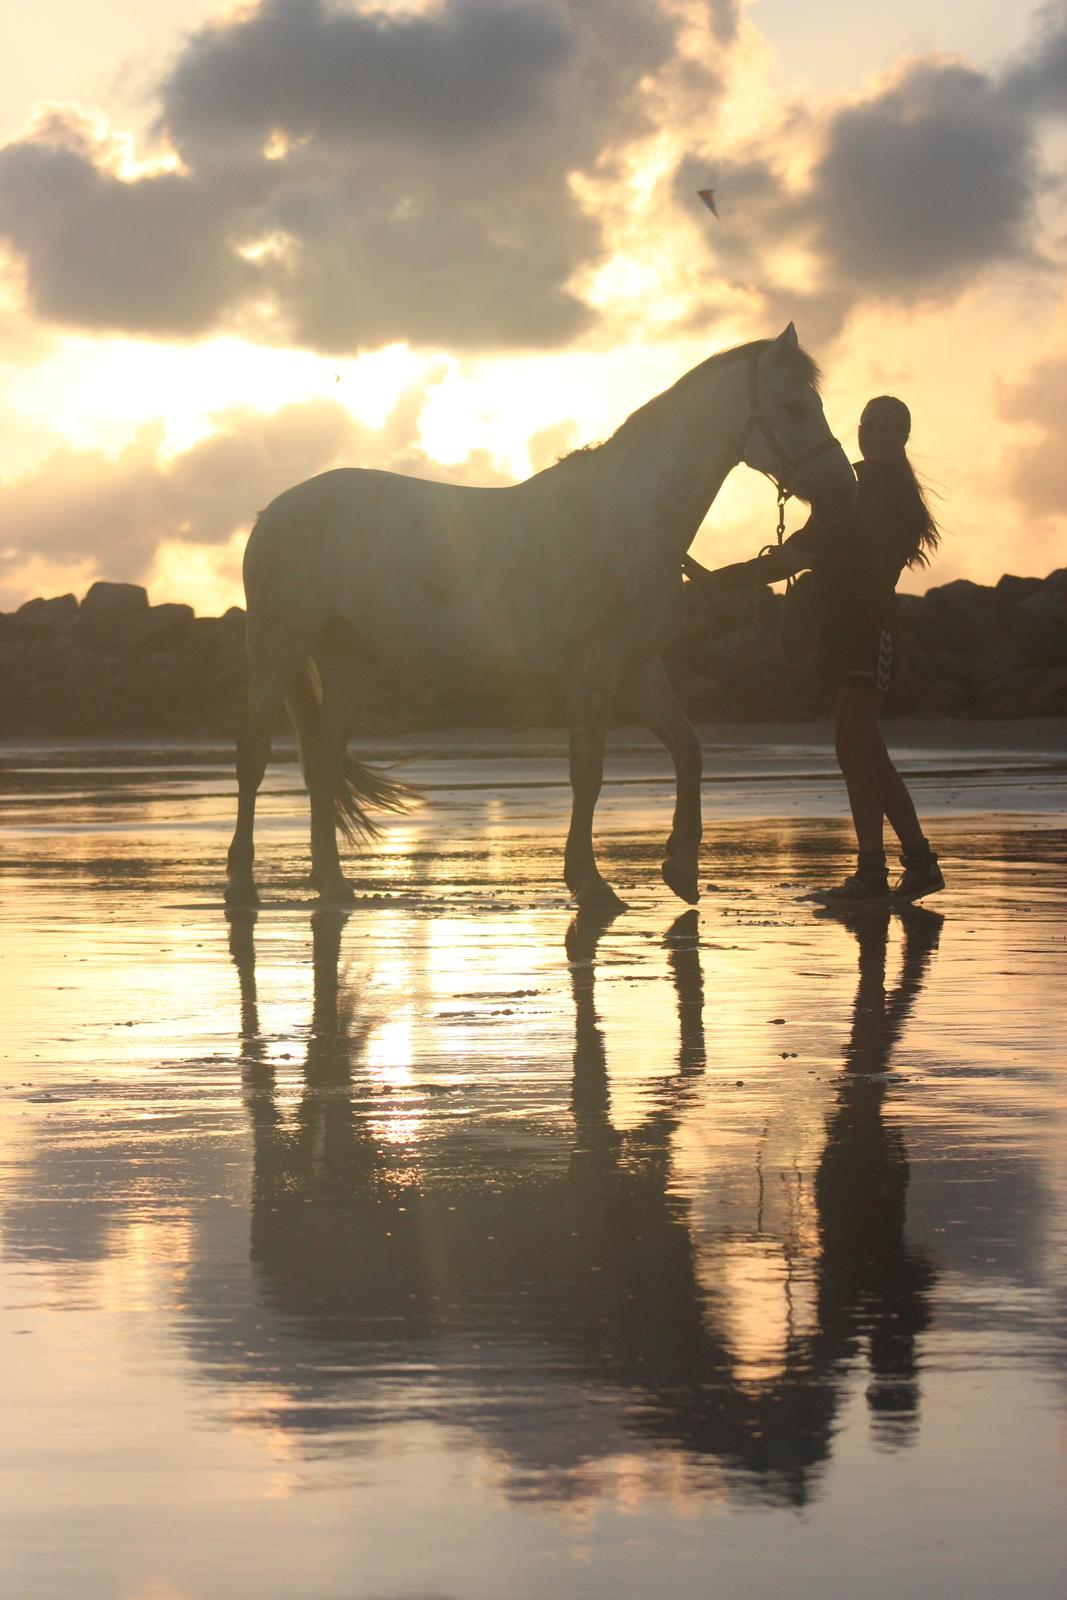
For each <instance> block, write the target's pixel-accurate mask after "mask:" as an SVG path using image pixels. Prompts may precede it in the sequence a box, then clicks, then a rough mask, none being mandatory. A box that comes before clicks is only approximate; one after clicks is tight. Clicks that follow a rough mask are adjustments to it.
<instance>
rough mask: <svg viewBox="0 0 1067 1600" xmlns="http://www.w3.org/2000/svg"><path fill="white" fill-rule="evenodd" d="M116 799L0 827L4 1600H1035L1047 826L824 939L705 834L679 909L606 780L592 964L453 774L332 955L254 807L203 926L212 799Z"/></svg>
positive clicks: (202, 782) (540, 810)
mask: <svg viewBox="0 0 1067 1600" xmlns="http://www.w3.org/2000/svg"><path fill="white" fill-rule="evenodd" d="M148 765H149V770H148V771H145V770H139V771H138V772H137V774H136V786H135V787H134V785H133V784H132V783H131V784H130V786H129V787H125V788H124V786H123V785H122V784H121V783H116V782H115V780H114V774H112V775H111V777H110V778H109V779H108V780H107V783H106V784H103V785H102V787H101V789H100V790H99V791H96V790H94V780H93V775H92V773H91V772H90V773H88V774H86V773H85V772H79V773H78V774H77V775H76V781H77V797H73V796H72V793H71V791H70V790H69V789H68V790H66V791H64V789H63V786H62V784H60V783H58V782H54V781H51V780H50V781H49V783H48V784H47V785H42V786H41V789H40V790H39V791H36V792H35V791H34V790H33V786H32V783H31V782H30V781H29V778H28V777H27V778H26V780H25V782H24V785H23V787H22V789H20V791H19V797H18V810H17V816H16V817H14V819H13V820H14V823H15V825H14V826H13V827H12V829H11V834H10V839H9V855H8V863H7V866H6V869H5V876H4V880H3V898H2V904H0V961H2V967H3V972H4V976H5V990H6V993H7V995H8V1001H7V1005H6V1019H5V1020H6V1029H5V1037H4V1040H3V1042H2V1046H0V1122H2V1143H0V1148H2V1152H3V1153H2V1163H0V1214H2V1228H3V1233H2V1263H0V1272H2V1276H0V1291H2V1292H0V1326H2V1329H3V1333H4V1347H5V1348H4V1360H3V1363H2V1377H0V1389H2V1390H3V1394H4V1400H3V1406H4V1429H3V1435H2V1443H0V1452H2V1456H3V1465H4V1479H5V1493H4V1495H3V1498H2V1499H0V1546H2V1547H3V1550H4V1561H3V1565H4V1570H5V1585H4V1587H5V1592H7V1591H9V1592H10V1593H12V1594H13V1595H20V1596H21V1595H31V1594H32V1595H34V1596H35V1597H45V1600H47V1597H51V1596H64V1597H65V1596H68V1595H74V1594H77V1595H78V1596H79V1597H84V1600H97V1597H99V1600H105V1597H106V1600H111V1597H113V1596H123V1597H125V1596H130V1597H135V1600H136V1597H153V1600H155V1597H157V1596H166V1597H168V1600H171V1597H180V1600H185V1597H190V1600H204V1597H209V1600H215V1597H216V1596H218V1597H220V1600H221V1597H222V1596H226V1597H227V1600H230V1597H232V1596H234V1595H244V1594H255V1595H256V1596H257V1600H283V1597H284V1600H291V1597H292V1596H294V1595H299V1596H301V1597H303V1600H351V1597H353V1596H355V1597H366V1600H376V1597H383V1596H396V1597H398V1600H399V1597H410V1596H413V1595H434V1596H455V1597H463V1600H467V1597H476V1600H481V1597H483V1596H484V1597H486V1600H488V1597H490V1596H491V1597H493V1600H498V1597H499V1595H500V1594H501V1593H504V1592H508V1593H512V1594H514V1595H517V1596H520V1597H523V1600H525V1597H526V1596H529V1597H531V1600H532V1597H534V1596H536V1597H538V1600H540V1597H542V1596H543V1595H545V1594H546V1593H557V1594H565V1595H568V1596H576V1597H580V1600H586V1597H588V1600H592V1597H594V1596H596V1597H600V1596H603V1595H605V1594H615V1595H620V1596H627V1597H629V1596H633V1597H638V1596H640V1597H642V1600H643V1597H645V1596H647V1595H648V1594H650V1593H656V1592H662V1593H664V1594H667V1595H670V1596H671V1597H672V1600H675V1597H682V1600H688V1597H690V1596H693V1597H696V1596H701V1597H704V1596H706V1595H707V1594H708V1593H709V1592H713V1591H715V1590H716V1589H718V1588H722V1589H724V1590H726V1589H728V1588H730V1587H732V1586H735V1585H736V1586H738V1587H740V1586H741V1585H742V1584H743V1585H744V1588H745V1591H746V1592H747V1593H750V1594H753V1595H755V1596H763V1595H766V1596H771V1595H774V1596H778V1595H780V1594H781V1593H782V1592H785V1590H786V1589H788V1591H789V1592H790V1593H792V1594H806V1595H807V1594H810V1595H819V1596H825V1595H833V1594H854V1593H862V1594H864V1595H865V1596H866V1595H873V1596H885V1597H886V1600H889V1597H893V1600H898V1597H899V1596H900V1595H901V1594H903V1593H908V1592H910V1593H915V1594H922V1595H923V1596H941V1595H944V1596H950V1595H951V1596H955V1595H963V1594H968V1595H974V1596H989V1597H993V1596H996V1597H997V1600H1000V1597H1002V1596H1003V1595H1004V1594H1007V1593H1017V1592H1021V1593H1026V1594H1027V1595H1033V1596H1041V1597H1043V1596H1045V1595H1048V1596H1052V1595H1059V1593H1060V1592H1061V1579H1062V1572H1063V1567H1064V1557H1065V1555H1067V1540H1065V1537H1064V1518H1063V1515H1062V1513H1063V1505H1064V1488H1065V1479H1067V1470H1065V1469H1067V1389H1065V1383H1064V1379H1065V1373H1067V1349H1065V1336H1064V1331H1063V1329H1064V1310H1065V1301H1067V1293H1065V1290H1067V1257H1065V1252H1064V1243H1065V1238H1067V1181H1065V1177H1067V1161H1065V1157H1064V1153H1063V1151H1064V1142H1063V1132H1064V1120H1065V1117H1064V1113H1065V1109H1067V1093H1065V1087H1067V1086H1065V1079H1064V1074H1065V1067H1064V1059H1065V1052H1064V1045H1065V1034H1067V1025H1065V1023H1064V1020H1063V1011H1062V1002H1061V996H1062V993H1063V985H1064V981H1065V979H1067V918H1065V916H1064V911H1063V906H1064V889H1065V887H1067V831H1065V827H1064V822H1063V818H1062V816H1060V815H1059V811H1058V810H1057V809H1056V808H1055V807H1050V808H1049V809H1048V810H1047V811H1046V812H1045V813H1041V811H1040V808H1037V809H1036V810H1035V806H1036V802H1035V801H1034V799H1033V794H1032V792H1031V793H1030V796H1029V798H1028V799H1027V800H1026V802H1025V805H1026V807H1027V808H1028V813H1029V814H1027V815H1022V814H1017V815H1012V814H1007V813H1005V814H1002V815H991V814H990V815H968V816H966V817H963V816H957V817H953V816H952V815H946V816H943V817H941V818H940V819H939V820H938V822H937V825H936V831H937V838H938V842H939V843H940V844H941V846H942V848H943V851H944V858H945V862H946V871H947V875H948V877H949V885H950V887H949V891H948V893H946V894H945V895H942V896H940V897H938V898H937V899H935V900H933V901H931V903H930V908H929V910H928V911H924V910H921V909H920V910H918V911H915V912H913V913H911V914H909V915H906V916H892V917H889V916H884V915H878V914H877V913H875V914H873V915H864V916H859V917H854V918H852V919H849V920H844V919H839V918H834V917H828V916H826V915H823V914H819V913H818V912H816V911H815V910H813V908H812V906H811V905H810V904H805V903H804V902H803V901H802V900H801V898H800V897H801V896H802V895H803V894H804V893H805V891H806V890H807V889H808V888H809V887H810V886H811V884H812V883H817V882H825V881H826V880H827V879H828V878H831V877H833V876H834V875H838V874H839V873H840V872H841V871H842V870H843V867H844V864H845V861H846V855H847V831H846V829H845V827H844V825H843V824H842V823H841V821H840V820H839V819H836V818H833V817H829V816H823V817H814V818H807V819H801V818H798V817H797V816H795V815H793V814H790V815H789V817H788V818H787V820H785V821H781V820H758V818H755V817H753V816H751V815H749V816H745V815H739V814H738V807H735V808H733V809H731V806H730V805H729V804H728V803H727V804H724V806H723V811H724V812H725V814H726V816H727V817H728V818H729V820H728V821H725V822H720V823H718V824H712V825H709V829H708V836H707V840H706V847H705V870H704V873H703V878H704V879H705V880H706V881H708V882H709V883H713V884H714V885H715V888H714V890H713V891H711V892H709V893H707V894H706V895H705V898H704V900H703V902H702V904H701V907H700V909H699V910H698V911H690V912H687V911H685V910H684V909H683V908H682V907H681V906H680V904H679V903H678V902H675V901H673V900H672V899H671V897H670V896H669V894H668V892H667V891H666V890H665V889H664V888H663V887H662V886H661V885H660V884H659V883H658V879H657V864H658V860H659V853H660V839H661V836H662V834H663V833H664V831H665V829H666V826H667V811H668V809H669V806H668V800H667V797H666V796H665V794H664V793H663V791H662V790H661V789H656V788H654V787H651V786H650V787H649V788H648V789H647V791H646V790H644V789H643V788H642V786H641V784H640V783H636V784H635V783H630V784H627V785H626V786H620V787H619V788H618V789H617V790H615V791H613V792H609V794H608V795H607V797H606V805H605V820H604V827H603V829H602V845H601V856H602V861H603V864H604V867H605V871H606V872H607V874H608V876H610V877H611V879H612V881H613V882H615V883H616V885H617V886H618V887H620V888H621V889H622V890H623V892H624V893H625V894H626V897H627V898H628V900H629V901H630V903H631V907H632V909H631V910H630V911H629V912H628V913H626V914H625V915H624V916H621V917H619V918H618V919H616V920H615V921H614V922H612V923H610V924H607V925H605V924H603V923H597V922H595V921H591V920H589V919H587V918H581V917H579V918H574V917H573V916H572V914H571V913H570V912H568V911H567V909H566V908H565V906H564V905H563V902H562V898H561V895H560V892H559V889H558V886H557V875H558V872H559V849H560V837H561V828H560V822H561V818H562V815H563V811H562V807H563V803H564V796H562V795H561V796H560V797H559V798H558V799H553V798H551V796H550V794H549V792H548V791H545V792H536V793H535V795H534V798H533V799H531V795H530V793H529V792H528V791H526V790H524V789H521V788H520V789H509V788H508V787H507V786H506V785H504V784H501V785H500V786H499V787H494V785H493V783H492V781H487V777H486V764H485V762H482V763H481V765H480V767H479V769H478V774H477V782H475V781H474V779H473V778H472V775H471V772H470V771H469V770H464V768H463V764H462V763H457V774H458V776H457V786H456V787H455V788H454V789H452V788H448V787H446V788H445V789H443V790H442V791H441V792H439V793H438V794H435V796H434V802H433V805H432V806H431V807H428V808H427V809H426V810H425V811H423V812H419V813H417V814H416V815H414V816H412V817H410V818H407V819H396V820H395V821H392V820H391V821H390V822H388V823H387V825H386V833H385V836H384V838H383V840H382V841H381V842H380V844H379V845H378V846H377V847H376V850H375V852H374V853H373V854H372V855H371V856H369V857H367V858H366V859H365V860H364V861H363V862H361V863H360V864H359V867H358V870H357V873H356V876H357V877H358V878H359V879H360V881H361V882H362V883H363V884H364V885H365V888H366V892H367V893H368V895H369V894H374V895H375V896H377V897H378V898H376V899H374V900H373V901H369V902H368V903H363V904H357V906H356V907H355V908H354V909H353V910H352V911H351V912H350V913H347V914H343V913H338V912H332V911H328V910H317V909H316V908H315V907H314V905H313V902H312V900H311V898H310V896H309V894H308V892H307V891H306V890H305V889H303V888H302V887H301V875H302V873H303V871H304V870H305V862H304V853H303V852H304V836H305V823H304V818H303V814H302V810H301V807H300V802H299V797H297V796H296V795H294V794H293V793H292V791H291V788H289V787H287V786H282V787H281V788H280V789H279V790H278V791H277V792H276V793H274V794H273V795H272V796H268V800H267V804H266V806H265V817H264V823H265V826H264V829H263V835H262V844H261V864H262V890H263V895H264V905H263V907H262V908H261V909H260V910H259V911H258V912H253V911H245V912H234V913H231V914H229V915H227V913H226V912H225V910H224V908H223V906H222V904H221V897H220V896H219V894H218V890H219V863H220V862H221V860H222V857H223V855H224V851H225V844H226V841H227V835H228V825H229V804H230V802H229V798H228V793H227V788H226V782H225V781H224V779H223V778H222V776H221V775H219V774H214V773H211V772H208V773H206V774H204V775H203V776H202V778H198V779H197V781H196V782H190V781H189V770H188V769H187V768H186V767H182V768H181V769H180V775H179V777H178V778H176V780H175V782H174V785H173V786H169V779H168V775H167V773H166V771H159V770H157V771H155V772H153V770H152V769H151V765H150V764H148ZM490 779H491V774H490ZM72 781H73V780H72ZM1030 781H1032V780H1031V779H1030V778H1026V779H1020V780H1019V782H1020V784H1021V783H1023V782H1026V783H1028V782H1030ZM460 783H466V784H467V785H468V786H467V787H459V784H460ZM710 798H711V797H709V800H710ZM1056 800H1057V805H1059V806H1062V795H1060V794H1058V793H1057V794H1056ZM1006 803H1010V791H1009V801H1008V802H1006ZM711 809H712V805H711V804H710V803H709V811H710V810H711ZM741 809H744V808H741ZM747 809H748V810H751V806H749V807H748V808H747ZM1019 809H1020V812H1021V810H1022V804H1020V808H1019Z"/></svg>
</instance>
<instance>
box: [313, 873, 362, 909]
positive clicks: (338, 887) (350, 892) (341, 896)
mask: <svg viewBox="0 0 1067 1600" xmlns="http://www.w3.org/2000/svg"><path fill="white" fill-rule="evenodd" d="M355 903H356V891H355V890H354V889H353V887H352V885H351V884H350V883H349V881H348V879H347V878H341V879H340V880H339V881H338V882H337V883H329V884H327V885H326V886H325V887H324V888H322V889H320V890H319V905H320V906H354V905H355Z"/></svg>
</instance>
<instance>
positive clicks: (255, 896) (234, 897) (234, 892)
mask: <svg viewBox="0 0 1067 1600" xmlns="http://www.w3.org/2000/svg"><path fill="white" fill-rule="evenodd" d="M222 898H223V900H224V902H225V904H226V905H228V906H232V907H233V908H234V909H235V910H240V909H241V908H243V907H245V906H258V905H259V890H258V889H257V888H256V886H255V884H254V883H253V882H252V879H251V878H231V879H230V881H229V883H228V884H227V885H226V887H225V889H224V890H223V894H222Z"/></svg>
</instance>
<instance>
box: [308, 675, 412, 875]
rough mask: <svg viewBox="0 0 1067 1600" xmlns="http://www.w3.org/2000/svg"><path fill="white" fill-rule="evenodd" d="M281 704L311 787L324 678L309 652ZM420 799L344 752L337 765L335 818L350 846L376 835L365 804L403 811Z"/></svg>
mask: <svg viewBox="0 0 1067 1600" xmlns="http://www.w3.org/2000/svg"><path fill="white" fill-rule="evenodd" d="M285 704H286V707H287V709H288V712H289V715H290V717H291V718H292V721H293V726H294V728H295V729H296V737H297V742H298V744H299V746H300V765H301V766H302V768H303V769H304V782H305V783H307V784H308V785H309V787H310V772H309V763H310V760H311V750H312V739H313V736H314V733H315V730H316V728H317V727H318V724H319V719H320V717H321V716H322V679H321V678H320V677H319V671H318V668H317V667H316V665H315V662H314V660H313V658H312V657H311V656H308V657H307V658H306V660H305V661H304V663H303V665H302V667H301V668H300V670H299V671H298V672H297V673H296V675H295V677H294V678H293V680H292V682H291V684H290V686H289V692H288V693H287V695H286V697H285ZM420 799H421V796H420V794H419V792H418V790H417V789H413V788H411V787H410V785H409V784H406V783H400V782H399V781H398V780H397V779H396V778H389V777H386V775H385V773H384V772H378V771H377V770H376V769H375V768H374V767H368V766H367V765H366V764H365V763H364V762H362V761H357V759H356V757H355V756H353V755H350V754H349V753H348V752H347V751H346V752H345V753H344V755H343V756H342V758H341V760H340V761H339V762H338V764H337V775H336V779H335V784H334V795H333V809H334V816H335V817H336V819H337V826H338V828H339V829H340V830H341V833H342V834H343V835H344V838H345V839H346V840H347V841H348V843H349V844H355V843H356V842H357V840H359V839H377V838H379V837H380V835H381V829H380V828H379V826H378V824H377V822H376V821H375V820H374V818H373V817H372V816H371V815H370V813H369V812H368V810H367V807H368V806H375V807H377V809H378V810H379V811H407V810H408V808H409V807H410V806H412V805H414V804H415V802H416V801H418V800H420Z"/></svg>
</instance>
